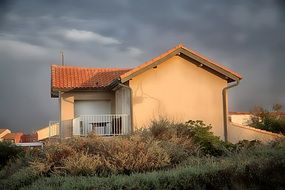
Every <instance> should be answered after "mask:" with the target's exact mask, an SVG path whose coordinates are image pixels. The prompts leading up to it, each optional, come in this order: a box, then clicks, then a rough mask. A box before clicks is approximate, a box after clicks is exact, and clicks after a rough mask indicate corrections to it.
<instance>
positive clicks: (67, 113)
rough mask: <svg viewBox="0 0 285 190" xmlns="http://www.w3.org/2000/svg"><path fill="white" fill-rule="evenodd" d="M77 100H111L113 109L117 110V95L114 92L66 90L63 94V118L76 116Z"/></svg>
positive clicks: (68, 118)
mask: <svg viewBox="0 0 285 190" xmlns="http://www.w3.org/2000/svg"><path fill="white" fill-rule="evenodd" d="M76 100H110V101H111V109H112V110H111V111H112V113H114V112H115V95H114V93H113V92H66V93H63V94H62V95H61V120H62V121H65V120H70V119H73V118H74V101H76Z"/></svg>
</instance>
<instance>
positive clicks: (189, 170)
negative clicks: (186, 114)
mask: <svg viewBox="0 0 285 190" xmlns="http://www.w3.org/2000/svg"><path fill="white" fill-rule="evenodd" d="M210 128H211V126H209V125H205V124H204V123H203V122H202V121H188V122H186V123H174V122H170V121H168V120H165V119H161V120H159V121H153V122H152V124H151V127H150V128H148V129H145V130H141V131H137V132H136V133H135V134H133V135H131V136H124V137H110V138H100V137H97V136H96V135H90V136H89V137H87V138H72V139H67V140H65V141H63V142H61V143H54V142H53V143H48V144H46V146H45V149H44V150H31V151H28V152H26V154H25V155H24V156H22V157H20V158H19V159H17V160H16V161H13V162H11V163H15V164H9V163H10V162H9V163H8V164H7V165H6V166H5V167H4V168H3V169H2V170H1V171H0V189H19V188H21V187H23V188H24V189H189V188H195V189H197V188H198V189H209V188H210V189H212V188H214V189H222V188H236V189H239V188H251V187H253V188H256V187H259V186H258V184H259V183H260V184H262V185H264V186H265V185H268V186H272V185H274V187H282V186H284V182H283V180H280V179H283V178H284V177H285V174H284V169H285V143H284V141H279V142H275V143H271V144H269V145H262V144H261V143H260V142H257V141H252V142H249V141H243V142H240V143H238V144H236V145H233V144H226V143H224V142H223V141H221V140H220V139H219V138H218V137H216V136H214V135H213V134H212V133H211V132H210ZM15 168H18V169H15ZM264 174H266V175H267V174H268V175H271V176H273V178H272V179H270V180H269V181H268V180H267V181H264V180H265V178H267V177H266V176H264ZM252 180H254V182H252ZM260 187H261V186H260Z"/></svg>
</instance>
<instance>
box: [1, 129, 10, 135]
mask: <svg viewBox="0 0 285 190" xmlns="http://www.w3.org/2000/svg"><path fill="white" fill-rule="evenodd" d="M6 130H9V129H0V134H1V133H3V132H5V131H6Z"/></svg>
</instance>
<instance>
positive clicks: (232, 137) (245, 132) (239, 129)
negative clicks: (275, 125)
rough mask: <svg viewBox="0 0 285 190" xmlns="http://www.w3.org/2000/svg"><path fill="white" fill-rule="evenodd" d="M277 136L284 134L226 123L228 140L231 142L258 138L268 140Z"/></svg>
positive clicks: (281, 136) (263, 140)
mask: <svg viewBox="0 0 285 190" xmlns="http://www.w3.org/2000/svg"><path fill="white" fill-rule="evenodd" d="M278 138H284V136H283V135H281V134H276V133H271V132H269V131H264V130H260V129H256V128H253V127H249V126H243V125H239V124H236V123H229V125H228V140H229V142H232V143H237V142H239V141H241V140H259V141H261V142H269V141H273V140H276V139H278Z"/></svg>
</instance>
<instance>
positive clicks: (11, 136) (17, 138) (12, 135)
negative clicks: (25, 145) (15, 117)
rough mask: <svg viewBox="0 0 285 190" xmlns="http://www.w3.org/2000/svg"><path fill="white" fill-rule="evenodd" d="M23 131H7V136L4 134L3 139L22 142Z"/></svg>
mask: <svg viewBox="0 0 285 190" xmlns="http://www.w3.org/2000/svg"><path fill="white" fill-rule="evenodd" d="M22 135H23V133H7V134H6V135H5V136H3V141H6V142H11V143H20V142H22V139H21V137H22Z"/></svg>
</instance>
